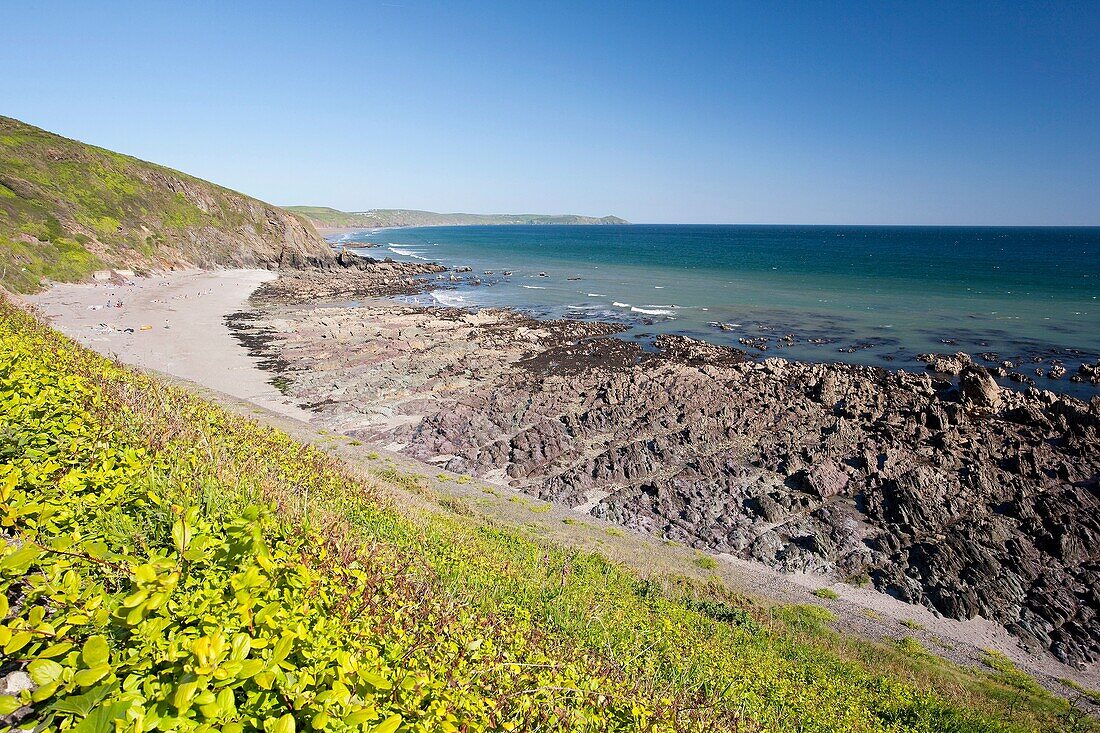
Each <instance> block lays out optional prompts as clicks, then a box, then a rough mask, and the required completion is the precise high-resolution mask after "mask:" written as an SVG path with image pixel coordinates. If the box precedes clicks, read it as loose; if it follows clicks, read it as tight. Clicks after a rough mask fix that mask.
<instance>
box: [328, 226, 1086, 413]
mask: <svg viewBox="0 0 1100 733" xmlns="http://www.w3.org/2000/svg"><path fill="white" fill-rule="evenodd" d="M336 239H339V240H342V241H343V242H344V243H345V244H348V245H349V246H354V243H355V242H370V243H376V244H379V245H381V246H380V247H376V248H371V249H369V250H364V252H363V253H364V254H369V255H371V256H374V257H382V256H389V257H392V258H394V259H396V260H406V261H413V260H430V261H437V262H440V263H442V264H444V265H447V266H449V267H451V268H455V267H461V266H468V267H471V268H472V272H471V273H467V274H466V275H465V276H464V277H466V278H470V277H471V276H477V278H479V279H480V282H481V284H480V285H473V284H470V283H469V282H465V281H464V282H462V283H456V284H452V283H450V282H447V283H446V284H445V287H444V288H442V289H439V290H436V291H434V292H433V293H431V294H428V295H422V296H418V297H419V301H420V302H422V303H433V302H434V303H443V304H446V305H459V306H463V307H475V308H476V307H485V306H505V307H511V308H518V309H520V310H523V311H525V312H528V313H531V314H533V315H536V316H540V317H572V318H600V319H607V320H615V321H619V322H623V323H625V324H628V325H629V326H630V330H629V331H628V333H627V334H626V337H627V338H639V339H641V340H643V341H644V340H645V339H646V337H648V336H651V335H653V334H656V333H660V332H675V333H683V334H686V335H690V336H695V337H700V338H704V339H707V340H708V341H711V342H714V343H720V344H726V345H732V346H738V347H741V348H744V345H743V344H742V343H741V342H740V339H751V340H754V341H755V343H757V344H758V345H764V346H766V347H767V351H766V352H764V353H766V355H768V356H772V355H775V356H782V357H786V358H796V359H809V360H816V361H846V362H855V363H861V364H873V365H879V366H887V367H891V368H897V367H905V368H923V366H924V365H923V364H921V363H919V362H916V361H915V360H914V357H915V356H916V355H917V354H918V353H921V352H932V351H937V352H941V353H943V352H954V351H958V350H963V351H968V352H970V353H971V354H975V355H976V354H978V353H982V352H995V353H996V354H997V355H998V357H999V359H1008V360H1012V361H1014V362H1017V364H1018V367H1019V371H1022V372H1024V373H1027V374H1029V375H1031V376H1033V377H1034V370H1035V368H1036V367H1039V368H1043V369H1044V370H1045V369H1047V368H1049V365H1050V359H1052V358H1055V359H1059V360H1061V361H1062V362H1064V363H1065V365H1066V367H1067V368H1068V369H1069V370H1070V373H1072V372H1073V371H1075V370H1076V365H1077V364H1079V363H1080V361H1081V360H1082V359H1089V360H1095V359H1096V358H1097V356H1098V355H1100V301H1098V298H1100V228H993V227H841V226H667V225H632V226H541V227H539V226H501V227H424V228H410V229H388V230H380V231H375V232H359V233H354V234H351V235H342V236H341V237H339V238H336ZM506 270H507V271H511V273H512V274H511V275H504V274H503V271H506ZM485 271H491V273H492V274H489V275H486V274H484V273H485ZM540 274H545V277H543V276H540ZM788 334H789V338H788V339H786V340H784V339H782V338H781V337H783V336H787V335H788ZM754 351H755V350H754ZM1038 359H1043V360H1044V362H1042V363H1039V362H1037V361H1036V360H1038ZM1067 376H1068V375H1067ZM1037 382H1038V386H1040V387H1043V388H1047V389H1058V390H1061V391H1071V392H1074V393H1078V394H1082V395H1084V396H1088V395H1090V394H1092V393H1093V392H1094V391H1095V388H1092V387H1087V388H1086V387H1082V386H1080V385H1072V384H1070V383H1069V382H1068V380H1067V379H1066V378H1063V379H1062V380H1049V379H1044V378H1037Z"/></svg>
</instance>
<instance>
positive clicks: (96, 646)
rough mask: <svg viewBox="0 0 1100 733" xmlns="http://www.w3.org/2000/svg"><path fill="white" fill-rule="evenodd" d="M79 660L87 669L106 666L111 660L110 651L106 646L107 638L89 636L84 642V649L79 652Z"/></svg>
mask: <svg viewBox="0 0 1100 733" xmlns="http://www.w3.org/2000/svg"><path fill="white" fill-rule="evenodd" d="M80 658H81V659H83V660H84V665H85V666H87V667H98V666H100V665H101V664H106V663H107V662H108V660H110V658H111V649H110V647H108V646H107V637H106V636H102V635H96V636H89V637H88V640H87V641H86V642H84V648H83V649H81V650H80Z"/></svg>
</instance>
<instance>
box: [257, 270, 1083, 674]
mask: <svg viewBox="0 0 1100 733" xmlns="http://www.w3.org/2000/svg"><path fill="white" fill-rule="evenodd" d="M380 277H381V276H380ZM384 279H385V280H388V281H391V282H392V280H391V278H390V276H388V275H387V276H386V277H385V278H384ZM379 282H381V280H379ZM272 287H273V288H274V289H275V290H278V289H279V288H281V289H282V293H283V294H284V295H286V294H287V293H290V292H292V291H294V288H288V287H287V286H286V285H285V284H284V285H279V286H272ZM364 290H369V287H365V288H364ZM310 293H311V289H310V288H309V287H305V288H303V289H299V290H298V291H297V292H296V293H295V297H294V298H292V299H297V300H308V299H309V297H311V296H310ZM313 294H314V295H321V296H322V297H323V296H324V293H323V292H317V293H313ZM269 302H270V301H269ZM257 315H258V320H256V321H254V322H253V324H252V325H253V326H256V327H259V328H261V329H263V330H264V334H265V338H266V339H267V340H268V343H267V346H266V350H267V351H268V352H269V353H270V354H272V355H274V356H275V357H276V358H277V359H278V360H279V362H280V363H281V364H282V365H284V367H285V368H287V369H288V371H286V372H285V374H284V376H286V377H288V379H289V381H290V385H291V386H290V389H291V392H292V393H293V394H294V395H295V396H297V397H298V399H299V400H300V401H301V402H303V403H304V404H308V405H311V406H313V407H314V408H315V409H316V410H317V412H318V415H319V419H321V420H322V421H323V422H325V423H326V424H327V425H329V426H331V427H332V428H334V429H338V430H342V431H349V432H350V433H352V434H354V435H356V436H359V437H361V438H363V439H367V440H375V441H381V442H384V443H387V444H390V445H392V446H393V447H397V448H400V449H401V450H403V451H404V452H406V453H408V454H409V455H412V456H415V457H417V458H420V459H423V460H428V461H433V462H436V463H437V464H439V465H445V466H446V467H447V468H450V469H452V470H457V471H465V472H470V473H473V474H476V475H479V476H481V477H483V478H486V479H489V480H495V481H502V482H507V483H508V484H510V485H512V486H514V487H517V488H520V489H522V490H524V491H527V492H529V493H532V494H535V495H537V496H539V497H540V498H544V499H552V500H554V501H558V502H562V503H565V504H568V505H571V506H575V507H582V508H583V510H585V511H589V512H591V513H592V514H594V515H598V516H601V517H605V518H608V519H612V520H614V521H617V522H619V523H622V524H624V525H626V526H629V527H632V528H635V529H638V530H641V531H645V532H651V533H655V534H658V535H661V536H665V537H669V538H671V539H675V540H678V541H681V542H685V543H688V544H691V545H693V546H695V547H699V548H706V549H710V550H715V551H720V552H728V553H732V554H734V555H737V556H739V557H744V558H749V559H753V560H758V561H761V562H765V563H767V564H769V565H771V566H774V567H778V568H782V569H785V570H811V571H816V572H824V573H828V574H833V575H835V576H837V577H838V578H841V579H848V580H850V581H852V582H861V581H862V582H870V583H873V584H874V585H875V586H876V587H877V588H878V589H880V590H882V591H883V592H887V593H890V594H893V595H895V596H898V597H901V598H903V599H905V600H907V601H911V602H914V603H921V604H924V605H926V606H929V607H931V608H934V609H936V610H937V611H939V612H941V613H943V614H945V615H947V616H951V617H954V618H962V619H966V618H973V617H975V616H979V615H980V616H982V617H984V618H989V619H993V620H996V621H998V622H1000V623H1002V624H1003V625H1005V626H1006V627H1007V628H1008V629H1009V630H1011V631H1013V632H1014V633H1016V634H1017V635H1018V636H1019V637H1020V638H1021V639H1022V640H1024V641H1025V642H1026V643H1028V644H1029V645H1031V646H1033V647H1043V648H1046V649H1049V650H1051V651H1052V652H1053V653H1054V654H1055V655H1056V656H1058V657H1059V658H1061V659H1062V660H1064V661H1070V662H1089V661H1097V660H1100V485H1098V478H1100V398H1096V399H1093V400H1092V401H1091V402H1089V403H1085V402H1082V401H1080V400H1076V399H1073V398H1069V397H1061V396H1058V395H1055V394H1053V393H1050V392H1042V391H1039V390H1035V389H1030V390H1028V391H1027V392H1016V391H1008V390H1002V389H1000V388H999V387H997V385H996V383H995V382H994V381H993V380H992V379H991V378H989V376H988V374H987V373H986V372H985V371H984V370H983V369H981V368H980V367H968V368H967V369H965V370H964V371H963V373H962V374H961V376H960V377H959V378H958V379H956V380H949V379H943V378H937V377H935V376H933V375H929V374H908V373H905V372H889V371H886V370H882V369H872V368H867V367H858V366H850V365H840V364H803V363H798V362H788V361H784V360H780V359H768V360H764V361H754V360H751V359H748V358H746V356H745V355H744V354H742V353H741V352H738V351H736V350H731V349H725V348H720V347H715V346H711V345H708V344H705V343H701V342H698V341H693V340H690V339H685V338H680V337H663V338H662V339H660V340H659V343H658V344H657V346H658V347H659V350H658V351H657V352H656V353H654V352H651V351H645V350H643V349H641V348H640V347H639V346H638V345H637V344H634V343H628V342H625V341H623V340H621V339H618V338H614V337H609V334H611V333H612V332H613V331H615V330H616V329H615V327H614V326H609V325H607V324H593V323H577V322H540V321H533V320H531V319H528V318H525V317H522V316H519V315H517V314H514V313H508V312H499V311H497V312H486V311H482V312H481V313H478V314H470V313H465V312H463V311H457V310H448V309H437V308H436V309H429V308H416V307H406V306H397V305H385V304H378V305H372V306H366V307H358V308H321V309H318V308H315V307H307V308H298V307H293V306H289V307H288V306H270V305H269V306H268V307H267V308H266V309H265V310H264V311H262V312H260V313H258V314H257Z"/></svg>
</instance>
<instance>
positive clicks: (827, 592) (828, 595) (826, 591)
mask: <svg viewBox="0 0 1100 733" xmlns="http://www.w3.org/2000/svg"><path fill="white" fill-rule="evenodd" d="M813 595H815V596H817V597H818V598H824V599H826V600H830V601H835V600H836V599H837V598H840V594H839V593H837V592H836V591H835V590H833V589H832V588H818V589H817V590H815V591H814V592H813Z"/></svg>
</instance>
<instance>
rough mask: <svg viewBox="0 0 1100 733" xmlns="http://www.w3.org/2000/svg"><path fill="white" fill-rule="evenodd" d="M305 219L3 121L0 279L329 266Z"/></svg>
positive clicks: (19, 286)
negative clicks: (114, 270)
mask: <svg viewBox="0 0 1100 733" xmlns="http://www.w3.org/2000/svg"><path fill="white" fill-rule="evenodd" d="M331 257H332V254H331V251H330V249H329V248H328V247H327V246H326V245H325V243H324V242H323V240H321V239H320V238H319V237H318V236H317V233H316V232H315V231H314V230H313V228H312V227H311V226H310V225H309V224H308V223H307V222H306V221H304V220H302V219H299V218H297V217H295V216H293V215H290V214H287V213H286V212H284V211H282V210H280V209H278V208H277V207H274V206H271V205H270V204H265V203H263V202H262V201H257V200H256V199H252V198H249V197H247V196H244V195H242V194H239V193H236V192H235V191H230V190H229V189H226V188H222V187H220V186H216V185H214V184H212V183H208V182H206V181H202V180H200V179H198V178H194V177H192V176H188V175H186V174H183V173H179V172H178V171H174V170H171V169H169V168H164V167H162V166H158V165H154V164H152V163H146V162H144V161H141V160H137V159H136V158H131V157H129V156H126V155H120V154H118V153H114V152H111V151H109V150H104V149H102V148H97V147H93V146H91V145H85V144H83V143H80V142H77V141H75V140H69V139H67V138H64V137H61V136H59V135H54V134H52V133H49V132H46V131H45V130H40V129H39V128H37V127H32V126H31V125H27V124H24V123H22V122H19V121H18V120H13V119H11V118H8V117H0V283H2V284H3V285H4V286H5V287H7V288H8V289H11V290H15V291H19V292H27V291H32V290H35V289H37V288H38V287H39V283H40V281H41V279H42V278H49V279H52V280H78V279H81V278H83V277H86V276H87V275H88V274H89V273H91V272H92V271H93V270H96V269H99V268H102V267H105V266H114V267H123V268H131V269H139V270H140V269H149V268H167V267H172V266H188V265H192V266H216V265H229V266H235V265H239V266H259V267H277V266H298V265H305V264H318V263H325V262H327V261H329V260H331Z"/></svg>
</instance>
